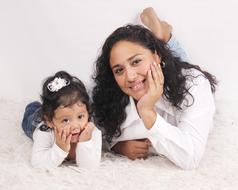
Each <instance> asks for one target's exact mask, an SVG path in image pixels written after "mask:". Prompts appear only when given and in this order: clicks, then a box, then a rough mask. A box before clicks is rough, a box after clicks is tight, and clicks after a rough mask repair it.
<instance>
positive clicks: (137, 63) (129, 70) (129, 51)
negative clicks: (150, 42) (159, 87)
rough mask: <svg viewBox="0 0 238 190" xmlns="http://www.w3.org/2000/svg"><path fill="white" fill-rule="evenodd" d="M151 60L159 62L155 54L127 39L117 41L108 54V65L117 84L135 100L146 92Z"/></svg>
mask: <svg viewBox="0 0 238 190" xmlns="http://www.w3.org/2000/svg"><path fill="white" fill-rule="evenodd" d="M153 62H156V63H157V64H159V63H160V58H159V56H158V55H157V54H154V53H152V52H151V51H150V50H149V49H146V48H145V47H143V46H141V45H140V44H137V43H133V42H129V41H119V42H117V43H116V44H115V45H114V46H113V48H112V50H111V54H110V66H111V69H112V72H113V74H114V77H115V80H116V82H117V84H118V85H119V87H120V88H121V90H122V91H123V92H124V93H125V94H127V95H129V96H132V97H133V98H134V99H136V100H139V99H140V98H141V97H142V96H143V95H144V94H145V93H146V92H147V89H148V84H147V73H148V71H149V69H150V64H152V63H153Z"/></svg>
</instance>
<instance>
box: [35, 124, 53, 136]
mask: <svg viewBox="0 0 238 190" xmlns="http://www.w3.org/2000/svg"><path fill="white" fill-rule="evenodd" d="M35 139H54V131H53V130H52V129H50V128H48V127H47V126H46V125H45V124H44V122H41V123H40V124H39V125H38V126H37V127H36V129H35V131H34V133H33V140H35Z"/></svg>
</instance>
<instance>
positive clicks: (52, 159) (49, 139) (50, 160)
mask: <svg viewBox="0 0 238 190" xmlns="http://www.w3.org/2000/svg"><path fill="white" fill-rule="evenodd" d="M101 149H102V135H101V131H99V130H98V129H97V128H96V127H95V129H94V130H93V132H92V137H91V139H90V140H89V141H85V142H79V143H77V146H76V150H75V151H76V163H77V165H78V166H79V167H80V168H89V169H90V168H95V167H97V166H99V164H100V161H101ZM67 156H68V153H67V152H65V151H63V150H62V149H61V148H59V147H58V146H57V144H56V143H55V135H54V131H53V130H49V131H41V130H40V129H39V128H36V129H35V131H34V133H33V148H32V155H31V163H32V165H33V167H37V168H52V167H57V166H59V165H61V164H62V162H63V161H64V160H65V158H66V157H67Z"/></svg>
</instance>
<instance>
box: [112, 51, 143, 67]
mask: <svg viewBox="0 0 238 190" xmlns="http://www.w3.org/2000/svg"><path fill="white" fill-rule="evenodd" d="M138 55H141V54H140V53H137V54H135V55H132V56H131V57H129V58H127V61H131V60H132V59H134V58H135V57H136V56H138ZM117 67H120V64H116V65H113V66H112V67H111V68H112V69H115V68H117Z"/></svg>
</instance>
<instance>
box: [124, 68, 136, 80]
mask: <svg viewBox="0 0 238 190" xmlns="http://www.w3.org/2000/svg"><path fill="white" fill-rule="evenodd" d="M136 76H137V73H136V71H135V70H134V69H131V68H130V69H127V70H126V77H127V81H129V82H133V81H134V80H135V79H136Z"/></svg>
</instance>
